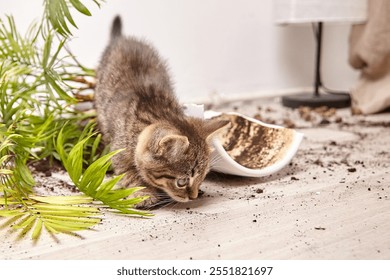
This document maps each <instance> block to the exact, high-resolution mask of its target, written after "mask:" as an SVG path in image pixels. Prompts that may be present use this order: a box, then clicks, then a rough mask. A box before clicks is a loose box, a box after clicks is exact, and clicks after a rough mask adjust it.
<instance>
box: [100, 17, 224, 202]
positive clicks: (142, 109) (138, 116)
mask: <svg viewBox="0 0 390 280" xmlns="http://www.w3.org/2000/svg"><path fill="white" fill-rule="evenodd" d="M121 30H122V23H121V19H120V17H118V16H117V17H116V18H115V19H114V22H113V26H112V30H111V39H110V43H109V45H108V47H107V48H106V50H105V51H104V53H103V56H102V59H101V62H100V65H99V68H98V71H97V85H96V92H95V106H96V110H97V119H98V123H99V127H100V129H101V131H102V133H103V136H104V139H105V141H106V142H107V143H109V144H110V147H111V150H117V149H121V148H125V150H124V151H123V152H121V153H119V154H117V155H116V156H114V158H113V160H112V164H113V168H114V171H115V173H116V174H121V173H125V177H124V178H123V179H122V181H121V184H122V185H123V186H126V187H132V186H144V187H146V188H145V189H144V190H142V191H141V192H137V195H149V196H150V198H149V199H147V200H146V201H144V202H142V203H140V204H138V205H137V207H138V208H149V207H152V206H153V205H157V204H159V203H161V202H162V200H163V199H166V198H168V200H174V201H178V202H187V201H189V200H193V199H196V198H197V197H198V191H199V186H200V184H201V183H202V181H203V180H204V178H205V176H206V173H207V172H208V170H209V158H210V147H209V143H208V142H209V140H210V138H211V137H212V136H213V134H214V133H215V132H216V131H218V130H219V129H221V128H222V127H224V126H226V125H227V124H228V122H226V121H217V120H214V121H204V120H201V119H197V118H191V117H187V116H185V115H184V113H183V110H182V108H181V106H180V105H179V103H178V101H177V100H176V97H175V95H174V90H173V87H172V83H171V80H170V77H169V75H168V71H167V66H166V64H165V62H164V61H162V60H161V59H160V57H159V55H158V54H157V52H156V50H155V49H154V48H153V47H151V46H150V45H148V44H147V43H145V42H143V41H140V40H137V39H136V38H133V37H124V36H122V31H121Z"/></svg>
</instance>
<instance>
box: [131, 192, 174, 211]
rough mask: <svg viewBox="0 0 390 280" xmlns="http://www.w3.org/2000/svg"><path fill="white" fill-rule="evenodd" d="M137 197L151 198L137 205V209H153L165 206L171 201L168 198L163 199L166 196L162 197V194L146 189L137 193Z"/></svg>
mask: <svg viewBox="0 0 390 280" xmlns="http://www.w3.org/2000/svg"><path fill="white" fill-rule="evenodd" d="M135 195H136V196H149V198H147V199H145V200H144V201H141V202H140V203H137V204H136V205H135V208H136V209H144V210H148V209H152V208H155V207H158V206H161V205H164V204H165V203H167V202H169V201H170V199H167V198H162V197H164V196H165V195H161V193H160V192H158V191H156V190H154V189H151V188H146V189H143V190H140V191H137V192H136V193H135Z"/></svg>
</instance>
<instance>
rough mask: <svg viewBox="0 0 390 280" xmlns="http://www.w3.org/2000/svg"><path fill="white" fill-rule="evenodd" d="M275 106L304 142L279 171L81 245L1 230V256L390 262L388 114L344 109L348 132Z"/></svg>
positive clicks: (214, 181)
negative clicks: (368, 114) (303, 119)
mask: <svg viewBox="0 0 390 280" xmlns="http://www.w3.org/2000/svg"><path fill="white" fill-rule="evenodd" d="M263 104H264V101H261V102H259V103H237V104H231V105H228V106H225V107H224V108H218V110H224V111H230V110H232V109H233V108H235V107H237V106H238V108H236V109H237V110H238V111H240V110H241V111H242V112H245V113H246V114H248V115H250V114H252V115H253V114H254V113H256V112H257V110H258V109H257V107H258V106H259V105H261V106H263ZM267 106H269V107H270V108H271V109H272V110H268V111H271V112H269V113H266V112H264V111H262V115H267V114H269V115H272V116H273V118H280V119H282V118H285V117H288V118H290V119H292V120H294V121H295V122H296V124H297V125H298V126H300V127H301V128H299V130H300V131H302V132H303V133H305V136H306V137H305V140H304V141H303V143H302V144H301V148H300V150H299V152H298V154H297V155H296V157H295V158H294V159H293V162H292V164H291V166H289V167H287V168H285V169H284V170H282V171H281V172H280V173H278V174H274V175H273V176H271V177H267V178H260V179H255V178H239V177H233V176H226V175H221V174H210V176H209V177H208V179H207V180H206V181H205V183H204V185H203V190H204V191H205V194H204V195H203V197H202V198H200V199H199V200H198V201H195V202H192V203H189V204H183V205H176V206H174V207H172V206H169V207H166V208H163V209H159V210H155V211H154V213H155V214H156V215H155V216H154V217H153V218H150V219H139V218H129V217H124V216H118V215H113V214H110V213H106V215H105V219H104V221H103V223H102V224H100V225H99V226H97V227H95V228H94V230H93V231H89V232H83V233H82V238H76V237H73V236H66V235H58V236H57V240H54V239H52V238H50V237H49V236H48V235H45V236H43V238H41V240H39V242H38V243H37V244H33V243H32V242H31V241H30V240H29V239H24V240H20V241H16V240H15V237H16V235H14V234H11V233H9V232H7V230H5V229H2V230H1V231H0V236H1V240H2V241H1V243H0V258H1V259H29V258H32V259H389V258H390V238H389V237H390V235H389V233H390V126H389V124H390V114H389V113H387V114H380V115H375V116H371V117H362V116H360V117H352V116H350V114H349V111H348V110H341V111H340V112H338V114H339V115H340V116H342V117H343V122H344V123H347V124H348V125H343V126H340V124H336V123H331V124H330V125H326V126H321V127H313V125H309V124H306V123H304V122H302V124H300V122H301V120H300V119H299V118H298V117H297V115H296V113H292V112H289V111H285V110H282V109H281V108H280V106H279V105H278V104H277V103H269V104H268V105H267ZM386 126H387V127H386ZM354 168H355V169H356V171H355V169H354ZM259 189H261V190H263V193H258V192H260V191H258V190H259ZM1 222H2V221H1V220H0V223H1Z"/></svg>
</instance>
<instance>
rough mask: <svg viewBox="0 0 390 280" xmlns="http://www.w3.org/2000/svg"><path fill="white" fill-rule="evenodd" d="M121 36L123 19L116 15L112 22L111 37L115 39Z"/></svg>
mask: <svg viewBox="0 0 390 280" xmlns="http://www.w3.org/2000/svg"><path fill="white" fill-rule="evenodd" d="M120 36H122V20H121V17H120V16H116V17H115V18H114V21H113V22H112V28H111V37H110V39H111V41H113V40H115V39H116V38H118V37H120Z"/></svg>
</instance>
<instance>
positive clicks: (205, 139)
mask: <svg viewBox="0 0 390 280" xmlns="http://www.w3.org/2000/svg"><path fill="white" fill-rule="evenodd" d="M228 123H229V122H227V121H220V120H210V121H201V120H198V119H190V120H189V121H188V126H187V127H186V128H185V129H184V130H186V131H185V132H183V129H182V130H181V131H180V130H179V129H177V128H175V127H172V126H170V125H167V124H153V125H150V126H148V127H147V128H145V129H144V130H143V131H142V133H141V134H140V136H139V138H138V144H137V148H136V154H135V159H136V164H137V168H138V172H139V173H140V175H141V176H142V178H143V180H144V181H145V183H147V184H148V185H150V186H153V187H156V188H158V189H160V190H163V191H164V192H165V193H167V194H168V195H169V196H170V197H171V198H172V199H174V200H175V201H178V202H187V201H189V200H193V199H196V198H197V197H198V191H199V187H200V184H201V183H202V182H203V180H204V178H205V176H206V174H207V172H208V171H209V160H210V152H211V150H210V144H209V141H210V140H211V138H212V137H213V135H214V134H215V133H216V132H217V131H219V130H220V129H222V128H223V127H225V126H226V125H227V124H228Z"/></svg>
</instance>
